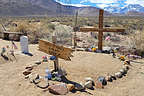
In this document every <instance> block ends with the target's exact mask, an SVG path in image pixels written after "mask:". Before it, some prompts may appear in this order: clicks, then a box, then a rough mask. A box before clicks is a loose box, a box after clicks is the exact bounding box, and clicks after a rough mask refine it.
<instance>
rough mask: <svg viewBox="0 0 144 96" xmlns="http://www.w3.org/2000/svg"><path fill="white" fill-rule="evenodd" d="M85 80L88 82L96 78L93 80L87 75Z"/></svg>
mask: <svg viewBox="0 0 144 96" xmlns="http://www.w3.org/2000/svg"><path fill="white" fill-rule="evenodd" d="M85 81H86V82H88V81H92V82H94V80H93V79H92V78H91V77H86V78H85Z"/></svg>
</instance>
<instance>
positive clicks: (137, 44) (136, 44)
mask: <svg viewBox="0 0 144 96" xmlns="http://www.w3.org/2000/svg"><path fill="white" fill-rule="evenodd" d="M129 48H130V49H133V48H135V49H136V51H137V53H138V55H144V54H143V53H144V31H139V32H137V33H136V34H134V35H132V36H131V38H130V40H129Z"/></svg>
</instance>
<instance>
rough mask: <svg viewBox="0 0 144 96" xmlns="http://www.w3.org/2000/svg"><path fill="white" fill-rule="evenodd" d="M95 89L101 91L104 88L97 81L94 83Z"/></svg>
mask: <svg viewBox="0 0 144 96" xmlns="http://www.w3.org/2000/svg"><path fill="white" fill-rule="evenodd" d="M95 87H96V88H100V89H103V88H104V86H103V84H102V83H101V82H99V81H96V82H95Z"/></svg>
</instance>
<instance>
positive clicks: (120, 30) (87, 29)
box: [79, 27, 125, 32]
mask: <svg viewBox="0 0 144 96" xmlns="http://www.w3.org/2000/svg"><path fill="white" fill-rule="evenodd" d="M79 31H80V32H94V31H102V32H124V31H125V29H120V28H119V29H116V28H113V29H112V28H103V29H98V28H84V27H81V28H80V30H79Z"/></svg>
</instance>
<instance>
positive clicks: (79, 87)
mask: <svg viewBox="0 0 144 96" xmlns="http://www.w3.org/2000/svg"><path fill="white" fill-rule="evenodd" d="M75 89H76V90H78V91H81V90H84V89H85V88H84V86H83V84H82V83H80V84H78V83H77V84H75Z"/></svg>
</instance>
